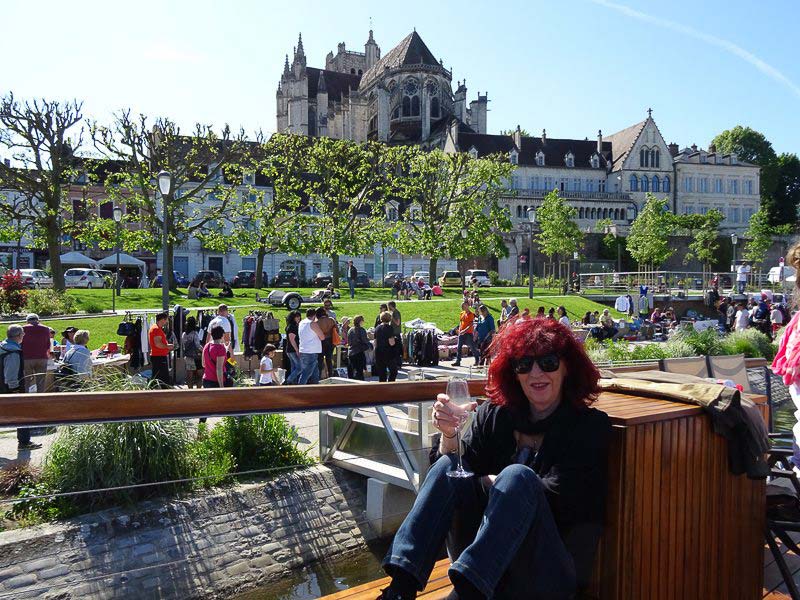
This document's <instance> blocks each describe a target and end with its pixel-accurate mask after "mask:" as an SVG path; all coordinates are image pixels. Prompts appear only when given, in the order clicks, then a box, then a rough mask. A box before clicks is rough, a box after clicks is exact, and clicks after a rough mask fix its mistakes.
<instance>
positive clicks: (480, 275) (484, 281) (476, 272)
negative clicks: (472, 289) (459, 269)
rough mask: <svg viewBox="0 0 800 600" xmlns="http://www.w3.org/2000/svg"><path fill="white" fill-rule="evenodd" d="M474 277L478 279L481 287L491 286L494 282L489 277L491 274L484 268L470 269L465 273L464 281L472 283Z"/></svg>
mask: <svg viewBox="0 0 800 600" xmlns="http://www.w3.org/2000/svg"><path fill="white" fill-rule="evenodd" d="M473 277H474V278H475V279H477V280H478V285H479V286H480V287H489V286H490V285H492V282H491V280H490V279H489V274H488V273H487V272H486V271H484V270H483V269H470V270H469V271H467V274H466V275H464V281H465V282H466V284H467V285H469V284H470V281H472V278H473Z"/></svg>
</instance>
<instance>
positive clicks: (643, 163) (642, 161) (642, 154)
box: [639, 148, 650, 167]
mask: <svg viewBox="0 0 800 600" xmlns="http://www.w3.org/2000/svg"><path fill="white" fill-rule="evenodd" d="M648 158H649V155H648V153H647V148H642V149H641V150H639V166H640V167H649V166H650V164H649V162H648V160H647V159H648Z"/></svg>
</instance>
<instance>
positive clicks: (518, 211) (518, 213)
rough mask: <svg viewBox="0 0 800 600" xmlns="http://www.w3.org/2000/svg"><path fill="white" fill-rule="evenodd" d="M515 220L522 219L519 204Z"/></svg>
mask: <svg viewBox="0 0 800 600" xmlns="http://www.w3.org/2000/svg"><path fill="white" fill-rule="evenodd" d="M517 218H518V219H521V218H522V205H521V204H518V205H517Z"/></svg>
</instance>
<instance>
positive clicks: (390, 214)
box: [386, 206, 397, 221]
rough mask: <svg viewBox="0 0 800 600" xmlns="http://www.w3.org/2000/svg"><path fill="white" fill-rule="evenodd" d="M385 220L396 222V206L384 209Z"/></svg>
mask: <svg viewBox="0 0 800 600" xmlns="http://www.w3.org/2000/svg"><path fill="white" fill-rule="evenodd" d="M386 218H387V219H388V220H389V221H397V207H396V206H389V208H387V209H386Z"/></svg>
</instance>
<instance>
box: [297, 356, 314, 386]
mask: <svg viewBox="0 0 800 600" xmlns="http://www.w3.org/2000/svg"><path fill="white" fill-rule="evenodd" d="M318 360H319V355H317V354H304V353H302V352H301V353H300V379H298V380H297V383H299V384H300V385H304V384H306V383H319V363H318Z"/></svg>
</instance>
